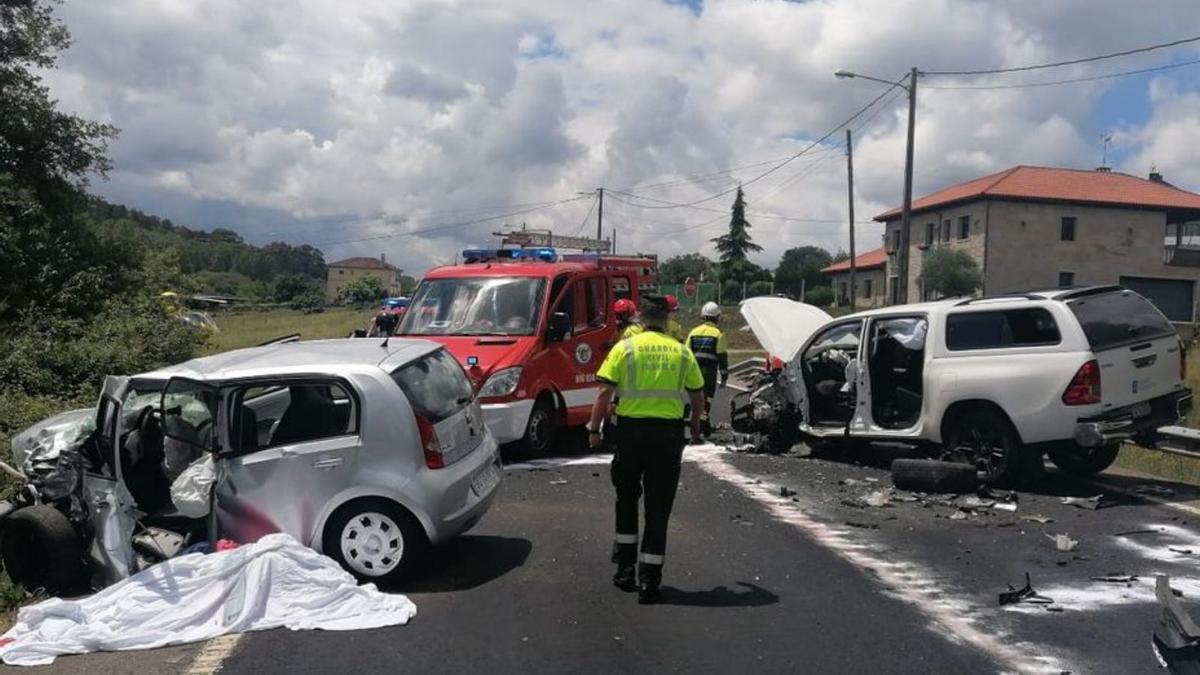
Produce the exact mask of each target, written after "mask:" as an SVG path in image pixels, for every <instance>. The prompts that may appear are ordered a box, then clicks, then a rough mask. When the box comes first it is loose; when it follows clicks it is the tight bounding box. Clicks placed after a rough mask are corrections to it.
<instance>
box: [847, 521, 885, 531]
mask: <svg viewBox="0 0 1200 675" xmlns="http://www.w3.org/2000/svg"><path fill="white" fill-rule="evenodd" d="M846 524H847V525H849V526H850V527H857V528H859V529H863V530H878V529H879V523H863V522H859V521H856V520H847V521H846Z"/></svg>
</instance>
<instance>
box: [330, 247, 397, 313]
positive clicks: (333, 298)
mask: <svg viewBox="0 0 1200 675" xmlns="http://www.w3.org/2000/svg"><path fill="white" fill-rule="evenodd" d="M327 267H328V273H327V276H326V280H325V300H326V302H337V301H339V300H340V299H341V295H342V287H343V286H345V285H346V284H347V283H348V282H350V281H353V280H355V279H361V278H363V277H375V278H377V279H379V282H380V283H381V284H382V285H383V287H384V288H386V289H387V296H388V297H394V296H398V295H400V272H401V271H400V269H399V268H396V267H393V266H392V265H389V264H388V262H387V260H386V259H385V258H384V257H383V255H382V254H381V255H380V256H379V257H378V258H367V257H362V256H360V257H355V258H346V259H345V260H339V261H337V262H335V263H329V265H328V266H327ZM379 299H380V300H383V298H379Z"/></svg>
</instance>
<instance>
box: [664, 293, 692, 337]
mask: <svg viewBox="0 0 1200 675" xmlns="http://www.w3.org/2000/svg"><path fill="white" fill-rule="evenodd" d="M666 297H667V309H668V311H670V313H671V314H675V313H677V312H678V311H679V298H676V297H675V295H674V294H673V293H668V294H667V296H666ZM666 334H667V335H669V336H671V337H673V338H675V339H676V340H678V341H679V342H683V341H684V340H685V339H686V338H687V334H686V333H684V332H683V326H681V325H679V322H678V321H676V320H675V317H673V316H672V317H668V318H667V326H666Z"/></svg>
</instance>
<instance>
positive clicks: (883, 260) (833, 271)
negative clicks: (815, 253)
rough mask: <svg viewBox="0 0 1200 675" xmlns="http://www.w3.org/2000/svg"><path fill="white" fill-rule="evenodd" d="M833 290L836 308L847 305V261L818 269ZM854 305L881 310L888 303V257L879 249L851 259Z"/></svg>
mask: <svg viewBox="0 0 1200 675" xmlns="http://www.w3.org/2000/svg"><path fill="white" fill-rule="evenodd" d="M821 274H824V275H825V276H826V277H827V278H828V279H829V281H830V284H831V285H832V287H833V304H834V305H835V306H839V307H840V306H842V305H849V304H850V261H849V260H848V259H847V260H842V261H840V262H835V263H833V264H832V265H830V266H829V267H826V268H825V269H823V270H821ZM854 284H855V286H856V288H855V293H854V305H855V307H856V308H858V309H867V308H870V307H882V306H883V305H884V304H885V302H886V300H887V254H886V253H885V252H884V250H883V249H882V248H877V249H875V250H874V251H867V252H866V253H863V254H862V255H860V256H858V257H856V258H855V259H854Z"/></svg>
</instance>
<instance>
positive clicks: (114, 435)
mask: <svg viewBox="0 0 1200 675" xmlns="http://www.w3.org/2000/svg"><path fill="white" fill-rule="evenodd" d="M128 392H129V378H128V377H114V376H109V377H106V378H104V384H103V386H102V387H101V389H100V400H99V402H98V403H97V405H96V434H97V435H96V441H97V446H98V448H99V450H100V459H101V462H102V466H101V467H100V471H99V472H91V471H88V472H85V473H84V475H83V497H84V500H85V503H87V504H88V505H89V507H90V508H89V510H88V520H89V521H90V524H91V528H92V531H93V532H94V535H93V536H92V539H91V541H90V542H89V545H88V557H89V558H90V559H91V560H92V562H93V563H95V568H96V570H97V572H96V574H97V576H98V577H99V579H98V581H100V582H102V583H103V584H104V585H108V584H111V583H114V582H116V581H120V580H121V579H124V578H125V577H128V576H129V575H130V574H131V573H132V572H133V569H134V560H133V546H132V544H131V540H132V538H133V527H134V518H133V507H134V500H133V495H131V494H130V493H129V490H128V489H126V487H125V481H124V478H123V476H122V475H121V461H120V445H121V438H122V436H123V434H124V431H125V430H124V429H122V427H123V426H124V423H125V420H124V417H125V416H124V401H125V396H126V394H128Z"/></svg>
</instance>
